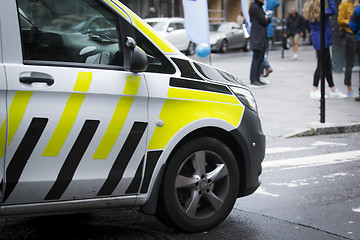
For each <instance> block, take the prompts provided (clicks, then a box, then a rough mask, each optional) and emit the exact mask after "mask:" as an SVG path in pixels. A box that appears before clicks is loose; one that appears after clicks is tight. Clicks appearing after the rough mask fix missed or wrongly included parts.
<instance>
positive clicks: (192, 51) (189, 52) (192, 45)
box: [186, 42, 196, 56]
mask: <svg viewBox="0 0 360 240" xmlns="http://www.w3.org/2000/svg"><path fill="white" fill-rule="evenodd" d="M195 50H196V44H195V43H193V42H189V46H188V49H187V50H186V54H187V55H190V56H191V55H194V54H195Z"/></svg>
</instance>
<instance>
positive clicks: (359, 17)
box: [349, 6, 360, 101]
mask: <svg viewBox="0 0 360 240" xmlns="http://www.w3.org/2000/svg"><path fill="white" fill-rule="evenodd" d="M349 27H350V29H351V31H353V32H354V33H356V37H357V40H358V41H359V42H360V31H359V29H360V6H357V7H356V8H355V9H354V12H353V14H352V15H351V18H350V22H349ZM359 44H360V43H359ZM357 49H360V48H357ZM358 56H360V54H359V53H358ZM359 60H360V59H359ZM355 101H360V73H359V95H358V96H357V97H355Z"/></svg>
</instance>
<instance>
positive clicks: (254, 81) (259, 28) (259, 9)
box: [249, 0, 270, 87]
mask: <svg viewBox="0 0 360 240" xmlns="http://www.w3.org/2000/svg"><path fill="white" fill-rule="evenodd" d="M263 5H264V0H255V1H254V2H253V3H252V4H251V5H250V9H249V15H250V22H251V34H250V48H251V50H252V51H253V57H252V62H251V69H250V82H251V86H253V87H261V86H263V85H264V83H262V82H260V75H261V69H262V63H263V60H264V54H265V49H266V39H267V38H266V36H267V29H266V27H267V26H268V24H269V23H270V19H269V18H268V16H267V15H266V14H265V12H264V9H263Z"/></svg>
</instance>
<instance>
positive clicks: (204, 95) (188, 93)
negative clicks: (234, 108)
mask: <svg viewBox="0 0 360 240" xmlns="http://www.w3.org/2000/svg"><path fill="white" fill-rule="evenodd" d="M168 97H169V98H180V99H181V98H184V99H192V100H203V101H212V102H222V103H232V104H237V105H239V101H238V100H237V98H236V97H235V96H233V95H225V94H219V93H213V92H205V91H196V90H190V89H176V88H170V89H169V92H168Z"/></svg>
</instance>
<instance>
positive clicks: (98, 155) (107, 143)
mask: <svg viewBox="0 0 360 240" xmlns="http://www.w3.org/2000/svg"><path fill="white" fill-rule="evenodd" d="M134 99H135V98H134V97H121V98H120V100H119V101H118V104H117V105H116V108H115V111H114V114H113V116H112V118H111V120H110V123H109V126H108V127H107V129H106V132H105V134H104V137H103V138H102V139H101V142H100V144H99V146H98V148H97V149H96V151H95V154H94V156H93V159H107V157H108V156H109V154H110V152H111V149H112V148H113V147H114V144H115V142H116V140H117V139H118V136H119V134H120V132H121V129H122V128H123V126H124V123H125V120H126V118H127V115H128V113H129V111H130V108H131V105H132V103H133V102H134Z"/></svg>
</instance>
